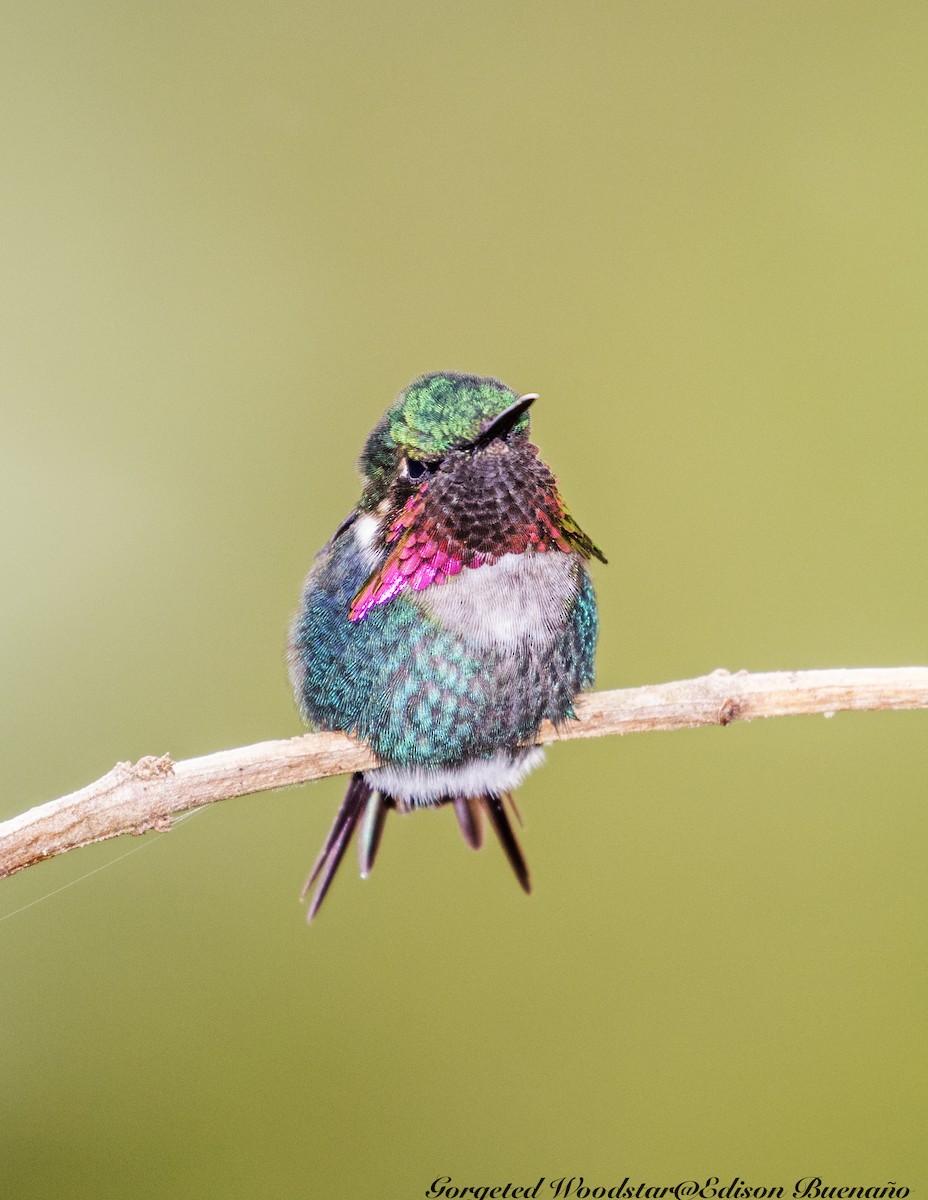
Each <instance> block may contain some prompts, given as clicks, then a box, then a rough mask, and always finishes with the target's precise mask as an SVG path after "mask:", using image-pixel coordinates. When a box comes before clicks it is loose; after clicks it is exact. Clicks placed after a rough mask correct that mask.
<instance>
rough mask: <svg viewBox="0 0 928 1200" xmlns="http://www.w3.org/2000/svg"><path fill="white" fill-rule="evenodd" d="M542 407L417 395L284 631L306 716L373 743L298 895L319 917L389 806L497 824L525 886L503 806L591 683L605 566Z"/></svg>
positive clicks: (428, 378)
mask: <svg viewBox="0 0 928 1200" xmlns="http://www.w3.org/2000/svg"><path fill="white" fill-rule="evenodd" d="M537 398H538V397H537V396H536V395H534V394H531V395H524V396H519V395H517V394H516V393H515V392H514V391H512V389H511V388H508V387H507V386H506V385H505V384H503V383H500V382H499V380H497V379H484V378H480V377H478V376H476V375H459V374H456V373H453V372H441V373H437V374H432V375H422V376H420V378H418V379H416V380H414V381H413V382H412V383H411V384H410V385H409V386H408V387H407V388H406V389H405V390H404V391H402V392H400V394H399V396H398V397H397V399H396V400H395V402H394V403H393V405H392V406H391V407H390V408H389V409H388V410H387V412H386V413H385V415H384V416H383V417H382V418H381V420H380V421H379V422H378V424H377V425H376V426H375V427H374V430H373V432H372V433H371V435H370V437H369V438H368V439H367V443H366V445H365V447H364V450H363V452H362V454H361V460H360V464H359V467H360V471H361V474H362V476H363V479H364V492H363V495H362V496H361V500H360V502H359V504H358V507H357V508H356V509H355V510H354V512H352V513H351V514H350V515H349V516H348V517H347V518H346V519H345V520H344V521H343V522H342V524H341V525H340V526H339V527H338V529H337V530H336V531H335V535H334V536H333V537H332V539H331V541H330V542H329V543H328V544H327V545H326V546H325V547H324V548H323V549H322V550H321V551H320V553H319V555H318V556H317V558H316V560H315V562H314V563H313V566H312V569H311V570H310V572H309V575H308V576H307V578H306V583H305V585H304V587H303V594H302V598H301V601H300V608H299V611H298V613H297V615H296V617H295V618H294V621H293V626H292V628H291V630H290V645H289V653H288V660H289V667H290V679H291V682H292V683H293V689H294V692H295V695H296V700H297V704H298V705H299V709H300V713H301V715H302V716H303V718H304V720H305V721H306V722H307V723H308V724H310V725H311V726H313V727H314V728H316V729H328V730H343V731H345V732H349V733H354V734H356V735H357V736H358V737H360V738H362V739H363V740H364V741H366V742H367V743H368V744H369V745H370V746H371V748H372V749H373V751H374V752H375V754H376V755H377V758H378V759H379V762H380V765H379V766H378V767H376V768H375V769H373V770H369V771H359V772H357V773H355V774H354V775H353V776H352V779H351V782H350V783H349V785H348V791H347V793H346V795H345V799H344V801H343V803H342V806H341V808H340V809H339V811H338V815H337V817H336V818H335V824H334V825H333V826H332V829H331V831H330V833H329V836H328V838H327V839H326V842H325V844H324V845H323V847H322V851H321V852H320V854H319V857H318V859H317V860H316V864H315V866H314V867H313V869H312V872H311V874H310V876H309V879H308V880H307V881H306V886H305V888H304V889H303V896H304V897H305V896H306V894H307V893H308V892H309V890H310V889H311V888H312V886H313V884H316V885H317V886H316V891H315V894H314V896H313V900H312V903H311V905H310V908H309V914H308V915H309V920H312V918H313V917H314V916H315V914H316V912H317V911H318V910H319V906H320V904H321V903H322V900H323V898H324V897H325V894H326V892H327V891H328V888H329V885H330V884H331V882H332V878H333V876H334V875H335V872H336V870H337V869H338V865H339V863H340V862H341V860H342V856H343V855H344V853H345V849H346V848H347V846H348V843H349V841H350V840H351V836H352V834H353V832H354V830H355V827H356V826H358V825H359V823H360V835H359V855H360V861H361V875H362V877H364V876H366V875H367V874H368V873H369V871H370V870H371V868H372V867H373V865H374V858H375V856H376V854H377V848H378V846H379V844H380V838H381V834H382V832H383V826H384V821H385V819H386V816H387V813H388V812H389V811H390V809H396V810H397V811H398V812H402V813H405V812H408V811H410V810H411V809H415V808H428V807H437V806H438V805H442V804H450V805H451V806H452V808H453V809H454V812H455V815H456V817H457V819H458V823H459V825H460V827H461V832H462V833H463V835H464V839H465V841H466V842H467V843H468V845H469V846H472V847H473V848H474V849H475V850H476V849H479V848H480V846H481V844H482V842H483V816H484V814H485V815H486V816H487V817H488V818H489V821H490V824H491V825H492V826H493V828H494V830H495V831H496V834H497V836H498V837H499V840H500V842H501V843H502V846H503V849H504V851H505V852H506V855H507V857H508V859H509V862H510V864H511V865H512V868H513V870H514V871H515V874H516V877H517V879H518V880H519V883H520V884H521V885H522V887H523V888H524V889H525V891H526V892H527V891H529V874H528V868H527V867H526V865H525V859H524V858H523V856H522V851H521V849H520V847H519V844H518V842H517V841H516V838H515V835H514V833H513V831H512V826H511V825H510V822H509V817H508V815H507V812H506V807H505V805H506V804H507V803H508V804H509V805H510V806H511V807H512V809H513V811H514V812H515V814H516V816H517V817H518V812H517V811H516V809H515V806H514V804H513V801H512V795H511V793H512V789H513V788H515V787H516V786H517V785H518V784H519V783H521V781H522V780H523V779H524V778H525V776H526V775H527V774H528V772H529V771H531V770H532V769H533V768H534V767H536V766H537V765H538V764H539V762H540V761H541V759H542V754H543V752H542V750H541V748H540V747H538V746H533V745H532V744H531V743H532V739H533V738H534V736H535V734H536V733H537V732H538V728H539V726H540V725H541V722H542V721H544V720H545V719H548V720H551V721H554V722H556V723H557V722H562V721H564V720H566V719H567V718H569V717H572V716H573V715H574V714H573V700H574V697H575V696H576V695H577V693H578V692H579V691H580V690H581V688H583V687H587V686H589V685H590V684H591V683H592V682H593V655H594V651H595V647H596V633H597V616H596V600H595V597H594V595H593V587H592V584H591V583H590V577H589V575H588V574H587V570H586V566H585V563H586V560H587V559H589V558H590V557H591V556H595V557H596V558H598V559H600V561H601V562H605V561H606V560H605V558H604V557H603V555H602V552H601V551H600V550H599V549H598V548H597V547H596V546H595V545H594V544H593V543H592V542H591V541H590V539H589V538H588V537H587V535H586V534H585V533H584V532H583V531H582V530H581V529H580V527H579V526H578V525H577V523H576V522H575V521H574V520H573V518H572V517H571V515H570V513H568V511H567V509H566V508H565V507H564V503H563V501H562V500H561V497H560V495H559V494H558V490H557V483H556V481H555V478H554V476H553V475H552V474H551V471H550V470H549V469H548V467H547V466H546V465H545V464H544V463H543V462H542V461H541V459H540V458H539V456H538V450H537V448H536V447H535V446H534V445H533V444H532V443H531V442H530V441H529V415H528V410H529V407H530V406H531V405H532V403H533V402H534V401H535V400H537Z"/></svg>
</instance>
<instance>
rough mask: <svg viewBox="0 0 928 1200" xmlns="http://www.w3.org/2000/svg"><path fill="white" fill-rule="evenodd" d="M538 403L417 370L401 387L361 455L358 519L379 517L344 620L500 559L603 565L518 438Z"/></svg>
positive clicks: (475, 380)
mask: <svg viewBox="0 0 928 1200" xmlns="http://www.w3.org/2000/svg"><path fill="white" fill-rule="evenodd" d="M537 399H538V397H537V396H536V395H534V394H531V395H526V396H518V395H517V394H516V393H515V392H514V391H513V390H512V389H511V388H508V387H506V385H505V384H503V383H500V382H499V380H498V379H484V378H480V377H479V376H476V375H458V374H452V373H450V372H447V373H442V374H434V375H422V376H420V377H419V378H418V379H416V380H414V381H413V382H412V383H411V384H410V385H409V387H407V388H406V389H405V390H404V391H402V392H400V394H399V396H398V398H397V399H396V401H395V403H394V404H393V406H392V407H391V408H389V409H388V410H387V412H386V413H385V414H384V416H383V417H382V418H381V420H380V421H379V422H378V424H377V425H376V427H375V428H374V430H373V432H372V433H371V435H370V437H369V438H368V439H367V444H366V445H365V447H364V451H363V453H362V455H361V463H360V466H361V471H362V473H363V475H364V495H363V497H362V498H361V503H360V505H359V508H358V512H359V513H370V514H373V515H374V516H375V517H376V518H377V519H378V520H377V524H376V526H375V528H376V530H377V533H376V535H375V536H376V537H377V538H378V539H379V545H380V548H381V549H382V551H383V553H384V555H385V557H384V559H383V561H382V562H381V563H380V565H379V566H378V567H377V568H376V569H375V570H374V571H373V573H372V575H371V576H370V578H369V579H368V581H367V583H366V584H365V585H364V587H363V588H362V589H361V591H360V592H359V593H358V594H357V596H355V598H354V601H353V602H352V606H351V610H350V619H351V620H353V621H354V620H362V619H363V618H364V617H365V616H366V615H367V613H368V612H369V611H370V610H371V609H372V608H374V607H375V606H377V605H380V604H387V603H389V601H390V600H391V599H392V598H393V597H394V596H396V595H398V594H399V592H401V591H403V590H404V589H406V588H412V589H413V590H414V591H423V590H424V589H425V588H427V587H429V586H431V585H432V584H433V583H436V582H437V583H438V584H441V583H443V582H445V581H446V580H447V579H448V578H450V577H452V576H454V575H456V574H458V573H459V572H460V571H461V570H463V569H465V568H471V569H474V568H477V567H480V566H482V565H484V564H485V563H493V562H496V561H497V560H498V559H500V558H501V557H503V556H504V555H506V554H524V553H526V552H529V551H532V552H534V551H538V552H547V551H560V552H564V553H571V552H574V553H577V554H579V555H580V556H581V557H584V558H588V557H590V555H596V556H597V557H599V558H602V552H601V551H600V550H598V549H597V547H596V546H595V545H594V544H593V543H592V542H591V541H590V539H589V538H588V537H587V535H586V534H585V533H584V532H583V531H582V530H581V529H580V528H579V526H578V525H577V524H576V522H575V521H574V520H573V518H572V517H571V516H570V514H569V513H568V512H567V509H566V508H565V507H564V504H563V501H562V500H561V497H560V496H559V494H558V490H557V483H556V481H555V479H554V476H553V475H552V474H551V471H550V470H549V469H548V467H547V465H546V464H545V463H544V462H542V460H541V458H540V457H539V455H538V450H537V448H536V447H535V446H534V445H533V444H532V443H531V442H530V441H529V439H528V430H529V419H528V409H529V407H530V406H531V405H532V404H533V403H534V402H535V400H537ZM603 561H605V560H603Z"/></svg>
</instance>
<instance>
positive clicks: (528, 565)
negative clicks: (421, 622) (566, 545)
mask: <svg viewBox="0 0 928 1200" xmlns="http://www.w3.org/2000/svg"><path fill="white" fill-rule="evenodd" d="M577 574H578V572H577V562H576V559H575V558H574V556H573V555H572V554H564V553H561V552H557V551H551V552H550V553H539V552H537V551H534V552H529V553H527V554H504V555H503V557H502V558H501V559H499V561H498V562H495V563H491V564H487V565H486V566H483V567H475V568H470V569H468V568H466V567H465V569H464V570H463V571H462V572H461V573H460V575H454V576H452V577H451V578H450V579H449V580H448V581H447V583H444V584H441V585H436V584H432V586H431V587H428V588H426V590H425V591H424V592H420V593H419V595H418V596H417V597H416V598H417V600H418V601H419V603H420V604H421V605H422V606H423V608H424V609H425V610H426V612H428V613H429V614H430V615H431V616H434V617H435V619H436V620H438V621H440V622H441V624H442V625H444V626H446V627H447V628H448V629H451V630H453V631H454V632H455V633H459V634H461V635H462V636H463V637H466V638H467V639H468V640H469V641H471V642H473V643H475V644H476V645H479V646H490V645H493V646H515V645H518V644H519V643H520V642H524V641H535V642H536V643H537V642H539V641H542V642H547V641H550V640H553V638H555V637H557V636H558V635H559V634H560V633H561V632H562V631H563V628H564V621H565V618H566V614H567V610H568V608H569V607H570V605H571V603H572V602H573V600H574V598H575V597H576V595H577Z"/></svg>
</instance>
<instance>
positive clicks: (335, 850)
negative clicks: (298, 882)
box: [300, 771, 382, 921]
mask: <svg viewBox="0 0 928 1200" xmlns="http://www.w3.org/2000/svg"><path fill="white" fill-rule="evenodd" d="M373 795H374V798H376V793H373ZM371 798H372V789H371V787H370V785H369V784H368V783H367V782H366V781H365V779H364V776H363V775H362V774H361V772H360V771H356V772H355V774H354V775H352V777H351V782H350V783H349V784H348V791H347V792H346V793H345V799H344V800H343V801H342V804H341V808H339V810H338V813H337V815H336V817H335V821H334V823H333V825H332V828H331V829H330V830H329V836H328V837H327V838H326V840H325V844H324V845H323V847H322V849H321V850H320V851H319V857H318V858H317V859H316V861H315V863H314V864H313V869H312V870H311V871H310V873H309V878H308V879H307V880H306V883H305V884H304V885H303V890H302V892H300V899H301V900H305V899H306V896H307V894H308V893H309V890H310V888H311V887H312V886H313V884H314V883H315V882H316V880H317V879H318V881H319V883H318V886H317V887H316V891H315V893H314V895H313V898H312V903H311V904H310V906H309V912H308V913H307V914H306V919H307V921H311V920H312V919H313V917H314V916H315V915H316V913H317V912H318V911H319V906H320V905H321V904H322V901H323V900H324V899H325V894H326V892H327V891H328V890H329V886H330V884H331V883H332V880H333V878H334V877H335V872H336V871H337V870H338V865H339V863H340V862H341V861H342V858H343V857H344V854H345V851H346V849H347V848H348V843H349V842H350V841H351V835H352V834H353V833H354V830H355V826H356V825H357V823H358V820H359V819H360V816H361V813H362V812H363V810H364V808H365V805H367V804H368V802H369V801H370V799H371ZM381 827H382V822H381ZM378 838H379V834H378ZM376 848H377V847H376V844H375V846H374V850H375V851H376ZM371 862H373V856H371Z"/></svg>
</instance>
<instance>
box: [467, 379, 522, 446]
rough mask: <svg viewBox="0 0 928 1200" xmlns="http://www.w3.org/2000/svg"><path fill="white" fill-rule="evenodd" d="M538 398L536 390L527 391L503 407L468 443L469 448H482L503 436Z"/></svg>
mask: <svg viewBox="0 0 928 1200" xmlns="http://www.w3.org/2000/svg"><path fill="white" fill-rule="evenodd" d="M537 399H538V393H537V392H529V393H528V394H527V395H525V396H520V397H519V399H518V400H516V402H515V403H514V404H510V405H509V407H508V408H504V409H503V411H502V412H501V413H500V414H499V416H498V417H494V418H493V420H492V421H491V422H490V423H489V425H486V426H485V427H484V428H483V429H482V430H481V431H480V433H478V434H477V436H476V437H475V438H474V440H473V441H472V442H471V443H470V448H471V449H473V450H482V449H483V448H484V447H485V446H489V444H490V442H492V441H495V440H496V438H501V437H505V436H506V434H507V433H509V431H510V430H511V429H512V427H513V426H514V425H515V424H516V422H517V421H518V420H519V417H521V416H522V414H523V413H524V412H526V410H527V409H529V408H530V407H531V406H532V405H533V404H534V403H535V401H536V400H537Z"/></svg>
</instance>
